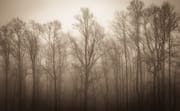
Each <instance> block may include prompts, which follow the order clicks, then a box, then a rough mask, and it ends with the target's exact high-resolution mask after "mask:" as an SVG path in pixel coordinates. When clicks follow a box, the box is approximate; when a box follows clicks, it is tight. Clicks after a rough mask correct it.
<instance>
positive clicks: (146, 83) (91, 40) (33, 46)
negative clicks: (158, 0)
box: [0, 0, 180, 111]
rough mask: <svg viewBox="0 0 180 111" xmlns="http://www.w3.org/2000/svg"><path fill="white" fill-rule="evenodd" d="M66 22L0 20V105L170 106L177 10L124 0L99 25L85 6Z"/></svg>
mask: <svg viewBox="0 0 180 111" xmlns="http://www.w3.org/2000/svg"><path fill="white" fill-rule="evenodd" d="M75 19H76V23H75V24H73V26H72V27H73V28H74V30H76V31H78V32H79V35H77V36H76V35H72V34H71V33H66V32H63V31H62V28H61V23H60V21H58V20H54V21H51V22H48V23H45V24H40V23H37V22H35V21H33V20H32V21H29V22H24V21H23V20H21V19H19V18H14V19H12V20H11V21H10V22H9V23H7V24H5V25H3V26H1V27H0V89H1V90H0V105H1V106H0V110H2V111H39V110H47V111H103V110H104V111H136V110H137V111H178V109H179V108H178V100H177V99H178V98H177V97H178V96H177V95H178V86H177V82H178V73H180V70H179V69H178V68H180V50H179V48H180V45H179V43H180V38H179V35H180V33H179V31H180V27H179V20H180V16H179V15H178V14H177V12H176V11H175V9H174V7H173V6H172V5H171V4H170V3H168V2H164V3H162V5H160V6H157V5H149V6H146V7H145V5H144V3H143V2H142V1H140V0H132V1H131V2H130V3H129V5H128V6H127V10H126V11H117V12H116V13H115V15H114V18H113V20H112V23H111V28H110V29H111V31H110V30H109V31H105V29H104V27H103V26H101V24H99V23H98V22H97V20H96V19H95V17H94V15H93V13H92V12H91V11H90V10H89V9H88V8H81V10H80V13H79V15H76V16H75Z"/></svg>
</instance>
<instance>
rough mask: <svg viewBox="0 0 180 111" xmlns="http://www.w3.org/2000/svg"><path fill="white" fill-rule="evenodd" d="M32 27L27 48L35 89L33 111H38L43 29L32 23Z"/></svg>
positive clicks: (27, 33) (27, 34) (27, 36)
mask: <svg viewBox="0 0 180 111" xmlns="http://www.w3.org/2000/svg"><path fill="white" fill-rule="evenodd" d="M29 25H30V26H29V27H28V26H27V28H26V31H25V34H26V39H25V42H26V48H27V52H28V55H29V58H30V61H31V68H32V78H33V89H32V91H33V92H32V110H33V111H35V110H36V103H35V102H36V101H37V90H38V79H37V73H36V71H37V69H36V67H37V57H38V53H39V48H40V46H39V37H40V36H41V32H42V28H41V26H40V24H38V23H35V22H34V21H31V23H30V24H29Z"/></svg>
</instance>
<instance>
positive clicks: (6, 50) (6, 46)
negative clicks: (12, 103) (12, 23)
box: [0, 26, 11, 111]
mask: <svg viewBox="0 0 180 111" xmlns="http://www.w3.org/2000/svg"><path fill="white" fill-rule="evenodd" d="M0 52H1V54H2V57H3V60H4V75H5V76H4V77H5V101H4V104H5V111H7V108H8V105H7V104H8V83H9V81H8V76H9V70H10V52H11V36H10V30H9V27H8V26H2V27H1V29H0Z"/></svg>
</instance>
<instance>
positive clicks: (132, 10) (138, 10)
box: [128, 0, 144, 110]
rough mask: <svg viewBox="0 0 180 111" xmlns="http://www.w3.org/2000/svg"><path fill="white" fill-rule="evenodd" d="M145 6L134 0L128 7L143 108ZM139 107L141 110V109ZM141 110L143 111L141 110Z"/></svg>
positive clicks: (138, 92) (138, 93)
mask: <svg viewBox="0 0 180 111" xmlns="http://www.w3.org/2000/svg"><path fill="white" fill-rule="evenodd" d="M143 6H144V3H143V2H142V1H140V0H132V1H131V2H130V5H129V7H128V10H129V15H130V17H131V23H132V27H133V35H132V38H133V40H134V43H135V46H136V50H137V61H136V63H137V64H136V76H137V83H136V87H137V89H136V91H137V96H138V98H139V106H140V107H141V106H142V96H141V94H142V91H143V90H142V60H141V57H142V56H141V45H140V42H141V37H140V35H141V32H140V27H141V18H142V14H143ZM140 107H139V108H140ZM140 110H141V109H140Z"/></svg>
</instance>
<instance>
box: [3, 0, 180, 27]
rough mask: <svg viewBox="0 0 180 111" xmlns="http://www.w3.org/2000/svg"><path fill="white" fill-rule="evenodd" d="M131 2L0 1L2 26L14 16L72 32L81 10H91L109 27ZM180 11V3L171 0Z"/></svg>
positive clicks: (159, 0)
mask: <svg viewBox="0 0 180 111" xmlns="http://www.w3.org/2000/svg"><path fill="white" fill-rule="evenodd" d="M130 1H131V0H0V25H3V24H6V23H7V22H8V21H10V20H11V19H12V18H14V17H19V18H20V19H22V20H25V21H28V20H36V21H38V22H42V23H43V22H47V21H51V20H54V19H56V20H59V21H61V23H62V28H63V29H64V30H71V29H72V24H73V23H74V21H75V19H74V16H75V15H77V14H79V11H80V8H81V7H88V8H90V10H91V11H92V12H93V13H94V15H95V16H96V19H97V20H98V21H99V22H100V23H101V24H102V25H103V26H105V27H106V28H107V27H108V26H109V23H110V22H111V20H112V18H113V16H114V12H115V11H116V10H124V9H126V7H127V5H128V4H129V2H130ZM142 1H144V2H145V4H146V5H147V4H152V3H154V4H161V3H162V2H163V1H165V0H142ZM169 1H170V2H172V3H173V4H174V5H175V6H176V7H177V10H180V8H179V7H180V0H169Z"/></svg>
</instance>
